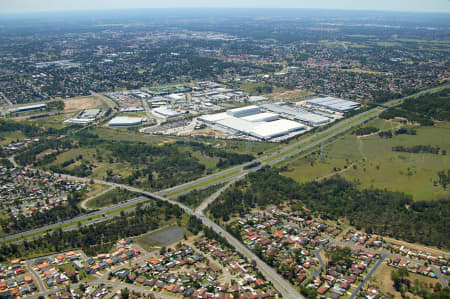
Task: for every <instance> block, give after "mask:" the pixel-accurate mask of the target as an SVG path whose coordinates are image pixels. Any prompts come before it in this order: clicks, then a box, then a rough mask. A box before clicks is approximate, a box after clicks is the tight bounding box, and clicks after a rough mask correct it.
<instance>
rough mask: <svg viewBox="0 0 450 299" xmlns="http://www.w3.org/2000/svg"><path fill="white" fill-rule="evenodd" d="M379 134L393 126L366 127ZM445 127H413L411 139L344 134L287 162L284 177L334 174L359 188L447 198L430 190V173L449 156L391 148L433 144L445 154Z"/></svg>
mask: <svg viewBox="0 0 450 299" xmlns="http://www.w3.org/2000/svg"><path fill="white" fill-rule="evenodd" d="M366 125H367V126H376V127H378V128H380V129H382V130H387V129H390V128H395V126H396V125H398V124H395V123H392V122H389V121H384V120H381V119H376V120H373V121H370V122H369V123H367V124H366ZM449 132H450V123H448V122H442V123H439V124H437V125H436V126H434V127H419V128H417V135H397V136H394V137H393V138H392V139H387V138H380V137H379V136H377V135H376V134H375V135H371V136H366V137H359V138H358V137H356V136H355V135H351V134H350V132H349V133H347V134H346V135H344V136H342V137H340V138H338V139H336V140H334V141H330V142H329V143H327V144H326V145H325V146H324V150H323V153H322V155H320V148H319V147H317V148H316V149H314V150H312V151H310V153H309V154H307V155H306V156H305V155H304V156H302V157H296V158H292V159H289V161H286V162H284V163H283V164H282V165H286V166H288V171H287V172H285V175H286V176H288V177H291V178H293V179H295V180H297V181H299V182H306V181H311V180H316V179H320V178H323V177H325V176H328V175H331V174H334V173H339V174H340V175H342V176H344V177H345V178H347V179H349V180H357V181H359V182H360V183H361V186H362V187H376V188H387V189H388V190H393V191H401V192H405V193H407V194H411V195H413V197H414V199H415V200H422V199H424V200H428V199H436V198H440V197H447V196H449V195H450V193H449V190H448V189H447V190H444V189H443V188H442V187H440V186H435V185H434V183H433V181H434V180H436V179H437V175H436V173H437V172H438V171H440V170H445V169H449V168H450V167H449V165H450V156H449V155H445V156H443V155H441V154H439V155H434V154H410V153H401V152H393V151H392V147H393V146H397V145H403V146H413V145H418V144H424V145H428V144H429V145H432V146H433V145H434V146H436V145H438V146H440V148H441V149H446V150H447V152H449V151H450V139H449V138H448V136H449Z"/></svg>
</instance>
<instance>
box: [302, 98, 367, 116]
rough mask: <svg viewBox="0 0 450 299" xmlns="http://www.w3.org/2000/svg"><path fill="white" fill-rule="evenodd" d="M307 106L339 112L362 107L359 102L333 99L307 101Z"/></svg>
mask: <svg viewBox="0 0 450 299" xmlns="http://www.w3.org/2000/svg"><path fill="white" fill-rule="evenodd" d="M306 103H307V104H309V105H312V106H317V107H322V108H326V109H329V110H332V111H337V112H341V113H344V112H348V111H351V110H354V109H356V108H359V107H360V106H361V104H360V103H358V102H353V101H347V100H342V99H337V98H333V97H325V98H314V99H310V100H307V101H306Z"/></svg>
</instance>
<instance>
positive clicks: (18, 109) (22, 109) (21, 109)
mask: <svg viewBox="0 0 450 299" xmlns="http://www.w3.org/2000/svg"><path fill="white" fill-rule="evenodd" d="M45 108H47V104H34V105H29V106H22V107H15V108H11V109H9V110H8V111H9V112H11V113H16V112H25V111H31V110H39V109H45Z"/></svg>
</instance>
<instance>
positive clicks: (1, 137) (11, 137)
mask: <svg viewBox="0 0 450 299" xmlns="http://www.w3.org/2000/svg"><path fill="white" fill-rule="evenodd" d="M25 138H26V137H25V135H24V134H23V133H22V132H18V131H16V132H0V145H1V146H4V145H8V144H10V143H11V142H15V141H17V140H22V139H25Z"/></svg>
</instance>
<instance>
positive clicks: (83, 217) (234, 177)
mask: <svg viewBox="0 0 450 299" xmlns="http://www.w3.org/2000/svg"><path fill="white" fill-rule="evenodd" d="M376 109H379V108H374V109H372V110H369V111H366V112H363V113H361V114H358V115H356V116H354V117H352V118H349V119H346V120H344V121H342V122H340V123H338V124H337V125H336V126H338V127H340V126H342V125H345V124H347V123H349V122H351V121H353V120H354V119H355V118H360V117H361V116H363V115H367V116H366V117H364V118H362V119H361V120H359V121H357V122H355V123H353V124H351V125H349V126H345V127H343V128H341V129H339V130H337V131H336V132H334V133H332V134H330V135H327V136H325V137H323V138H320V139H318V140H316V141H314V142H313V143H311V144H309V145H307V146H304V147H301V148H299V149H297V150H295V151H292V152H289V151H290V150H292V149H293V148H297V147H299V146H301V145H302V144H304V143H307V142H309V141H310V140H312V139H314V138H317V137H319V136H322V135H324V134H326V133H329V132H330V131H331V130H334V129H335V128H336V126H332V127H330V128H328V129H327V130H324V131H322V132H319V133H317V134H315V135H312V136H310V137H308V138H306V139H304V140H301V141H299V142H296V143H294V144H292V145H290V146H287V147H285V148H283V149H282V150H279V151H277V152H275V153H272V154H270V155H267V156H265V157H261V158H259V159H257V160H254V161H251V162H248V163H245V164H241V165H238V166H235V167H232V168H230V169H227V170H224V171H221V172H218V173H216V174H213V175H210V176H207V177H204V178H200V179H198V180H195V181H192V182H189V183H186V184H182V185H178V186H175V187H172V188H168V189H165V190H162V191H159V192H155V193H150V192H145V195H146V196H148V197H153V198H156V197H161V195H165V194H168V193H170V192H173V191H178V190H180V189H183V188H186V187H192V186H194V185H196V184H198V183H202V182H206V181H209V180H211V179H212V178H217V177H220V176H223V175H224V174H228V173H231V172H233V171H236V170H240V169H244V167H245V166H248V165H250V164H252V163H254V162H262V161H263V160H266V159H268V158H271V157H273V156H275V155H280V154H282V153H285V152H288V153H286V154H284V155H280V157H279V158H277V159H274V160H272V161H270V162H267V163H261V164H260V165H259V166H257V167H254V168H251V169H245V170H243V171H241V172H239V173H237V174H235V175H232V176H229V177H226V178H224V179H222V180H218V181H214V182H211V183H210V184H205V185H203V186H201V188H206V187H208V186H211V185H215V184H221V183H225V182H228V181H231V180H237V179H241V178H243V177H245V176H246V175H247V174H248V173H250V172H255V171H258V170H259V169H261V168H262V167H264V166H267V165H274V164H277V163H279V162H281V161H283V160H285V159H287V158H290V157H292V156H294V155H297V154H299V153H301V152H304V151H306V150H308V149H310V148H313V147H315V146H317V145H318V144H320V143H322V142H325V141H327V140H329V139H330V138H333V137H335V136H337V135H339V134H341V133H343V132H345V131H348V130H350V129H351V128H353V127H355V126H357V125H359V124H361V123H363V122H365V121H366V120H368V119H370V118H373V117H375V116H377V115H379V113H381V112H382V111H383V110H380V111H379V112H377V113H373V114H371V113H372V112H373V111H374V110H376ZM60 176H61V177H63V178H66V179H71V180H77V181H84V182H89V181H90V179H89V178H79V177H75V176H70V175H64V174H61V175H60ZM94 182H95V183H98V184H106V185H110V186H111V187H119V188H124V189H129V190H131V189H133V190H136V192H138V193H142V191H143V190H140V189H136V188H132V187H129V186H126V185H121V184H115V183H111V182H106V181H103V180H94ZM145 200H146V199H137V200H133V201H128V202H125V203H119V204H116V205H111V206H109V207H106V208H103V209H100V210H99V211H97V212H93V213H90V214H85V215H80V216H77V217H75V218H72V219H69V220H65V221H62V222H58V223H55V224H51V225H47V226H44V227H40V228H35V229H32V230H29V231H25V232H22V233H17V234H14V235H9V236H5V237H2V238H0V242H4V241H8V240H12V239H15V238H17V237H22V236H25V235H28V234H32V233H37V232H39V231H43V232H45V231H47V230H49V229H53V228H55V227H57V226H60V225H62V224H68V223H76V222H79V221H83V220H86V219H88V218H89V217H92V216H97V215H101V214H103V213H108V212H111V211H113V210H115V209H118V208H123V207H126V206H130V205H134V204H136V203H139V202H144V201H145Z"/></svg>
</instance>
